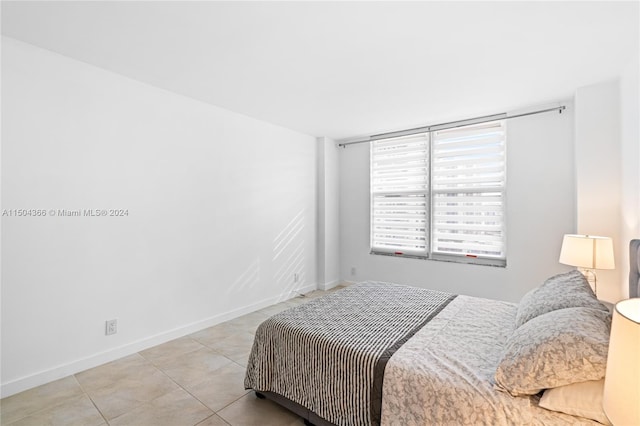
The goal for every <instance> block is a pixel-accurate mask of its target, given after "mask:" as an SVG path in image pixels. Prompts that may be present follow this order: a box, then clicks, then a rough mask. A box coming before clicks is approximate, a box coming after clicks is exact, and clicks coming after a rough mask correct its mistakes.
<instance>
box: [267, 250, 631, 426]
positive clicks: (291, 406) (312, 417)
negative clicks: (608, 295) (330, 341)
mask: <svg viewBox="0 0 640 426" xmlns="http://www.w3.org/2000/svg"><path fill="white" fill-rule="evenodd" d="M629 263H630V270H629V297H630V298H631V297H640V239H637V240H631V241H630V243H629ZM256 396H257V397H258V398H260V399H264V398H267V399H270V400H272V401H273V402H276V403H277V404H280V405H281V406H283V407H285V408H287V409H288V410H290V411H292V412H294V413H296V414H297V415H299V416H300V417H302V418H303V419H304V424H305V425H307V426H335V425H334V424H333V423H329V422H327V421H326V420H325V419H323V418H322V417H319V416H318V415H317V414H316V413H314V412H313V411H311V410H309V409H308V408H306V407H303V406H302V405H300V404H298V403H295V402H293V401H291V400H289V399H287V398H285V397H283V396H281V395H279V394H277V393H273V392H256Z"/></svg>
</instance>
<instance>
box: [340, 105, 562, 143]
mask: <svg viewBox="0 0 640 426" xmlns="http://www.w3.org/2000/svg"><path fill="white" fill-rule="evenodd" d="M565 108H566V107H565V106H564V105H561V106H557V107H553V108H547V109H541V110H538V111H531V112H524V113H521V114H514V115H507V113H502V114H492V115H484V116H481V117H475V118H468V119H466V120H458V121H450V122H448V123H440V124H432V125H431V126H423V127H415V128H413V129H406V130H398V131H395V132H387V133H380V134H377V135H372V136H369V137H368V138H367V139H360V140H355V141H351V142H342V143H339V144H338V146H341V147H342V148H346V147H347V146H348V145H355V144H358V143H370V142H374V141H377V140H379V139H387V138H393V137H399V136H408V135H415V134H418V133H426V132H431V131H434V130H444V129H453V128H456V127H462V126H469V125H471V124H480V123H487V122H489V121H496V120H508V119H510V118H518V117H524V116H527V115H534V114H542V113H543V112H550V111H558V112H559V113H560V114H562V111H564V109H565Z"/></svg>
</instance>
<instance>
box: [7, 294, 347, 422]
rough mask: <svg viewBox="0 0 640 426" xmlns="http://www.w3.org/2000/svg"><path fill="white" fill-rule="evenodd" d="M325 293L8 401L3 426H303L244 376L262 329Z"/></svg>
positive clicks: (205, 331) (110, 364)
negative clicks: (257, 333) (256, 390)
mask: <svg viewBox="0 0 640 426" xmlns="http://www.w3.org/2000/svg"><path fill="white" fill-rule="evenodd" d="M338 288H339V287H337V288H336V289H338ZM330 291H331V290H330ZM323 294H326V292H323V291H314V292H312V293H309V294H307V295H305V296H304V297H296V298H294V299H290V300H288V301H286V302H282V303H278V304H276V305H273V306H269V307H268V308H265V309H262V310H260V311H256V312H253V313H250V314H248V315H245V316H242V317H239V318H236V319H233V320H231V321H227V322H225V323H222V324H218V325H216V326H214V327H210V328H207V329H205V330H202V331H199V332H197V333H194V334H191V335H189V336H185V337H181V338H179V339H176V340H172V341H170V342H167V343H164V344H162V345H159V346H155V347H153V348H150V349H147V350H144V351H142V352H138V353H136V354H134V355H130V356H127V357H124V358H121V359H118V360H116V361H113V362H110V363H108V364H104V365H101V366H99V367H96V368H92V369H90V370H87V371H83V372H81V373H78V374H75V375H73V376H69V377H65V378H64V379H60V380H57V381H55V382H52V383H48V384H46V385H42V386H39V387H37V388H34V389H30V390H27V391H25V392H22V393H19V394H16V395H13V396H10V397H7V398H4V399H2V400H0V425H2V426H45V425H64V426H70V425H78V426H94V425H95V426H99V425H113V426H123V425H132V426H163V425H167V426H195V425H198V426H223V425H232V426H254V425H261V426H262V425H264V426H269V425H274V426H281V425H284V426H287V425H302V424H303V421H302V419H301V418H300V417H298V416H296V415H295V414H293V413H291V412H290V411H288V410H285V409H284V408H282V407H280V406H279V405H277V404H275V403H273V402H270V401H268V400H263V399H257V398H256V397H255V394H254V393H253V392H249V391H246V390H245V389H244V386H243V382H244V374H245V369H246V364H247V359H248V357H249V351H250V350H251V345H252V343H253V336H254V333H255V330H256V328H257V326H258V325H259V324H260V323H261V322H262V321H264V320H265V319H267V318H268V317H269V316H271V315H274V314H276V313H278V312H281V311H283V310H285V309H288V308H291V307H293V306H297V305H300V304H303V303H306V302H307V301H309V300H311V299H314V298H316V297H319V296H322V295H323Z"/></svg>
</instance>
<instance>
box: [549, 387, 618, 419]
mask: <svg viewBox="0 0 640 426" xmlns="http://www.w3.org/2000/svg"><path fill="white" fill-rule="evenodd" d="M603 391H604V379H602V380H590V381H588V382H580V383H572V384H570V385H566V386H560V387H558V388H552V389H547V390H546V391H544V394H543V395H542V398H540V403H539V404H538V405H539V406H540V407H542V408H546V409H547V410H551V411H560V412H562V413H566V414H571V415H572V416H580V417H584V418H587V419H591V420H595V421H596V422H600V423H602V424H605V425H611V423H610V422H609V419H607V416H606V415H605V414H604V410H603V409H602V393H603Z"/></svg>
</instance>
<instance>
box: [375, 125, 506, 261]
mask: <svg viewBox="0 0 640 426" xmlns="http://www.w3.org/2000/svg"><path fill="white" fill-rule="evenodd" d="M505 147H506V141H505V124H504V122H503V121H495V122H490V123H483V124H477V125H470V126H464V127H459V128H454V129H446V130H438V131H432V132H430V133H426V134H419V135H411V136H403V137H397V138H391V139H383V140H378V141H375V142H373V143H372V144H371V251H372V253H379V254H395V255H403V256H417V257H431V258H435V259H443V260H456V259H459V260H460V261H474V259H487V260H488V261H487V263H490V264H504V259H506V243H505V217H504V210H505V187H506V185H505V184H506V181H505V176H506V156H505V153H506V150H505ZM463 258H464V259H465V260H462V259H463ZM495 261H497V263H496V262H495ZM479 263H482V262H479Z"/></svg>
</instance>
